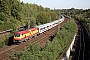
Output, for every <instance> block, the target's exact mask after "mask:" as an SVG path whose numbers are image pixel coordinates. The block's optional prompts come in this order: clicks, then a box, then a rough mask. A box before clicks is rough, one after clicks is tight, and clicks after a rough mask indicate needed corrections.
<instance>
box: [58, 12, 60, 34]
mask: <svg viewBox="0 0 90 60" xmlns="http://www.w3.org/2000/svg"><path fill="white" fill-rule="evenodd" d="M58 16H59V19H58V32H59V30H60V24H59V20H60V13H59V14H58Z"/></svg>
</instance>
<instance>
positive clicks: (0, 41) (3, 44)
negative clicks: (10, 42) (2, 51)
mask: <svg viewBox="0 0 90 60" xmlns="http://www.w3.org/2000/svg"><path fill="white" fill-rule="evenodd" d="M4 46H5V42H4V41H3V40H0V48H2V47H4Z"/></svg>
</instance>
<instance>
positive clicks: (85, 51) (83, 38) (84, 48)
mask: <svg viewBox="0 0 90 60" xmlns="http://www.w3.org/2000/svg"><path fill="white" fill-rule="evenodd" d="M76 23H77V25H78V29H79V30H78V32H79V33H78V34H79V36H78V41H77V45H76V46H77V48H76V49H75V50H76V51H75V52H74V53H75V55H74V57H73V58H72V60H89V40H90V34H89V32H88V30H87V29H86V27H85V25H84V24H83V23H82V22H80V21H78V20H76Z"/></svg>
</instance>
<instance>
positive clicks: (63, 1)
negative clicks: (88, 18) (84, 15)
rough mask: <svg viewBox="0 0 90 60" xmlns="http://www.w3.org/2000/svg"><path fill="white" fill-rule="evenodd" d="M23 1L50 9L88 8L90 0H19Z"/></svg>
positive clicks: (89, 7)
mask: <svg viewBox="0 0 90 60" xmlns="http://www.w3.org/2000/svg"><path fill="white" fill-rule="evenodd" d="M20 1H23V2H24V3H32V4H34V3H35V4H37V5H41V6H43V7H48V8H50V9H54V8H55V9H71V8H75V9H90V0H47V1H46V0H20Z"/></svg>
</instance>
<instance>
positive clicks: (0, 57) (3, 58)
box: [0, 20, 66, 60]
mask: <svg viewBox="0 0 90 60" xmlns="http://www.w3.org/2000/svg"><path fill="white" fill-rule="evenodd" d="M64 23H66V20H65V21H64V22H63V23H61V24H60V26H61V27H62V26H63V25H64ZM57 29H58V26H56V27H54V28H52V29H51V30H49V31H46V32H45V33H43V34H40V35H39V36H37V37H34V38H32V39H31V40H27V42H23V43H21V44H19V45H11V46H6V47H4V48H2V49H0V60H7V59H8V55H7V54H10V53H11V51H12V50H16V51H21V50H22V49H23V48H27V47H28V44H30V43H35V42H38V43H40V47H43V45H45V44H46V43H47V42H48V40H49V39H51V38H52V37H53V36H54V35H55V33H56V32H57Z"/></svg>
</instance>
